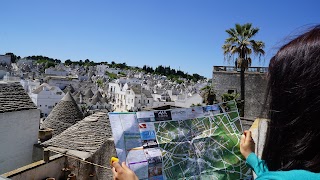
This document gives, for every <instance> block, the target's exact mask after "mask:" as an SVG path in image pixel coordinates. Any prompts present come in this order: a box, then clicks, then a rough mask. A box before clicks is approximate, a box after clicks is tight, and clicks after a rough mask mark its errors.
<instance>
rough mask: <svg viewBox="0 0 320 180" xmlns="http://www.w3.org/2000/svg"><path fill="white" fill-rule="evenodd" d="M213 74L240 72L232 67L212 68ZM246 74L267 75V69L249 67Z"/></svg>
mask: <svg viewBox="0 0 320 180" xmlns="http://www.w3.org/2000/svg"><path fill="white" fill-rule="evenodd" d="M213 72H240V68H236V67H234V66H213ZM246 72H250V73H267V72H268V67H249V68H248V69H247V70H246Z"/></svg>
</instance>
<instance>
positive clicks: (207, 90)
mask: <svg viewBox="0 0 320 180" xmlns="http://www.w3.org/2000/svg"><path fill="white" fill-rule="evenodd" d="M201 97H202V98H203V102H204V103H205V104H207V105H212V104H213V103H214V101H216V94H215V91H214V88H213V86H212V85H211V86H209V85H208V86H205V87H203V88H202V89H201Z"/></svg>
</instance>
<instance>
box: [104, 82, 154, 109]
mask: <svg viewBox="0 0 320 180" xmlns="http://www.w3.org/2000/svg"><path fill="white" fill-rule="evenodd" d="M108 94H109V95H110V96H111V104H112V105H113V108H114V109H115V111H138V110H141V109H143V108H151V107H152V106H153V97H152V95H151V92H150V91H149V90H146V89H144V88H142V87H141V85H137V84H135V85H131V84H130V85H129V84H128V83H126V84H120V83H109V89H108Z"/></svg>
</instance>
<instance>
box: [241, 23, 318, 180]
mask: <svg viewBox="0 0 320 180" xmlns="http://www.w3.org/2000/svg"><path fill="white" fill-rule="evenodd" d="M268 76H269V84H268V91H267V92H268V93H267V100H268V103H269V112H270V113H269V116H270V117H269V118H270V122H269V126H268V131H267V136H266V142H265V146H264V150H263V155H262V159H264V160H265V162H264V161H262V160H260V159H258V158H257V156H256V155H255V154H254V153H251V152H252V151H253V150H252V149H251V148H250V147H251V146H252V141H251V133H250V132H245V133H244V135H243V137H242V138H241V145H240V151H241V153H242V155H244V156H245V157H246V158H247V163H248V164H249V165H250V166H251V167H252V168H253V169H254V171H255V172H256V174H257V176H258V179H291V180H292V179H302V178H304V179H320V26H316V27H314V28H313V29H311V30H310V31H308V32H306V33H304V34H302V35H300V36H299V37H297V38H295V39H294V40H292V41H291V42H289V43H288V44H286V45H284V46H283V47H281V48H280V50H279V51H278V52H277V54H276V55H275V56H274V57H273V58H271V60H270V64H269V74H268ZM249 152H250V153H249ZM248 153H249V154H248ZM266 165H267V166H268V167H267V166H266ZM269 170H270V171H269Z"/></svg>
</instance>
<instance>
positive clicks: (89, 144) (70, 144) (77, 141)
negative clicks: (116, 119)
mask: <svg viewBox="0 0 320 180" xmlns="http://www.w3.org/2000/svg"><path fill="white" fill-rule="evenodd" d="M111 137H112V131H111V127H110V122H109V118H108V115H107V113H103V112H98V113H95V114H93V115H91V116H88V117H86V118H84V119H83V120H81V121H79V122H78V123H77V124H75V125H73V126H71V127H69V128H68V129H67V130H65V131H64V132H62V133H61V134H59V135H58V136H56V137H53V138H52V139H49V140H48V141H46V142H44V143H42V145H43V146H45V147H48V146H50V147H57V148H62V149H69V150H77V151H84V152H89V153H91V154H93V153H95V152H96V151H97V150H98V149H99V148H100V146H101V145H103V143H104V142H105V141H107V139H108V138H111Z"/></svg>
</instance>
